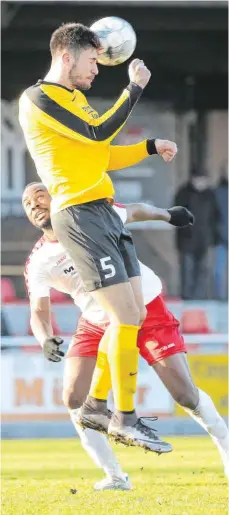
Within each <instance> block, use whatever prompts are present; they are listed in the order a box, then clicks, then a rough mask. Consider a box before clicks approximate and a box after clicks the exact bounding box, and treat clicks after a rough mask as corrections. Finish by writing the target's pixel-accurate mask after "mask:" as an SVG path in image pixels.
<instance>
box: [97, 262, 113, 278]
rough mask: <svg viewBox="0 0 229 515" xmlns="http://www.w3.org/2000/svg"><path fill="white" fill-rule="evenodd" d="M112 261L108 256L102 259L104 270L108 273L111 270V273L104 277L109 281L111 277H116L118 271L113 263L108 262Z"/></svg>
mask: <svg viewBox="0 0 229 515" xmlns="http://www.w3.org/2000/svg"><path fill="white" fill-rule="evenodd" d="M110 260H111V257H110V256H107V257H104V258H101V259H100V263H101V267H102V270H107V271H108V270H109V273H107V274H105V275H104V278H105V279H109V278H110V277H114V275H115V274H116V270H115V267H114V265H112V264H111V263H108V261H110Z"/></svg>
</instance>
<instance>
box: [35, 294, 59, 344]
mask: <svg viewBox="0 0 229 515" xmlns="http://www.w3.org/2000/svg"><path fill="white" fill-rule="evenodd" d="M38 300H41V299H38ZM42 300H43V301H44V299H42ZM30 325H31V329H32V331H33V334H34V336H35V338H36V340H37V341H38V342H39V343H40V345H41V346H42V347H43V345H44V342H45V341H46V340H47V339H48V338H51V337H52V336H53V329H52V323H51V310H50V305H49V299H48V298H47V301H46V302H40V303H39V302H36V305H32V306H31V317H30Z"/></svg>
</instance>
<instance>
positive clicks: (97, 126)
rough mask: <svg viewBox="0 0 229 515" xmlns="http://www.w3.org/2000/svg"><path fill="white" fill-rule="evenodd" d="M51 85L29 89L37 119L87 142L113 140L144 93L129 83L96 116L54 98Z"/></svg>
mask: <svg viewBox="0 0 229 515" xmlns="http://www.w3.org/2000/svg"><path fill="white" fill-rule="evenodd" d="M51 87H52V86H46V85H43V84H41V85H36V86H32V87H31V88H29V89H28V90H26V96H27V97H28V99H29V101H30V102H31V103H32V104H33V106H34V107H35V111H36V117H37V120H38V121H39V122H40V123H41V124H43V125H46V126H48V127H49V128H51V129H53V130H55V131H57V132H59V133H61V134H62V135H63V136H66V137H69V138H72V139H77V140H81V141H84V142H88V140H89V141H91V142H99V141H105V140H109V139H110V140H111V139H113V138H114V137H115V135H116V134H117V132H118V131H119V130H120V129H121V128H122V126H123V125H124V123H125V122H126V120H127V119H128V117H129V115H130V113H131V111H132V109H133V107H134V105H135V104H136V102H137V101H138V99H139V98H140V96H141V94H142V91H143V90H142V88H140V86H138V85H137V84H134V83H130V84H129V86H128V87H127V88H126V89H125V90H124V91H123V93H122V95H121V96H120V97H119V99H118V100H117V102H116V103H115V104H114V105H113V107H112V108H111V109H109V110H108V111H106V113H104V114H103V115H102V116H99V117H98V118H93V117H92V116H90V114H88V113H86V112H85V111H83V110H82V108H80V107H79V108H77V106H74V111H73V110H69V109H68V108H67V106H65V105H64V104H61V100H60V102H59V101H58V100H53V98H52V91H53V90H52V89H51Z"/></svg>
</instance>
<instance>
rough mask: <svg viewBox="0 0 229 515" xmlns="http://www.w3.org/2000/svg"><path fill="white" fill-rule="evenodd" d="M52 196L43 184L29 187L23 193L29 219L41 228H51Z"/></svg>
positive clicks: (24, 205) (23, 201)
mask: <svg viewBox="0 0 229 515" xmlns="http://www.w3.org/2000/svg"><path fill="white" fill-rule="evenodd" d="M50 203H51V198H50V196H49V194H48V192H47V190H46V189H45V188H43V187H42V186H41V185H33V186H30V187H29V188H27V189H26V190H25V192H24V194H23V198H22V204H23V207H24V210H25V212H26V214H27V216H28V219H29V221H30V222H31V223H32V224H33V225H35V227H38V228H39V229H51V228H52V226H51V219H50Z"/></svg>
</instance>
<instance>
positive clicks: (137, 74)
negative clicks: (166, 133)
mask: <svg viewBox="0 0 229 515" xmlns="http://www.w3.org/2000/svg"><path fill="white" fill-rule="evenodd" d="M128 73H129V77H130V81H131V82H134V83H135V84H137V85H138V86H140V88H142V89H144V88H145V87H146V85H147V84H148V82H149V80H150V77H151V72H150V71H149V70H148V68H147V67H146V66H145V64H144V62H143V61H141V59H134V60H133V61H132V62H131V63H130V65H129V70H128Z"/></svg>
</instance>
